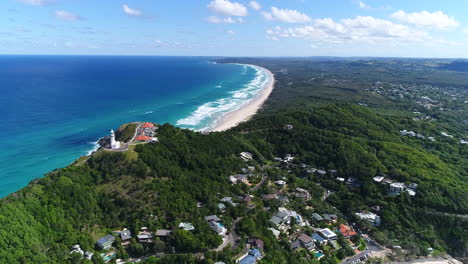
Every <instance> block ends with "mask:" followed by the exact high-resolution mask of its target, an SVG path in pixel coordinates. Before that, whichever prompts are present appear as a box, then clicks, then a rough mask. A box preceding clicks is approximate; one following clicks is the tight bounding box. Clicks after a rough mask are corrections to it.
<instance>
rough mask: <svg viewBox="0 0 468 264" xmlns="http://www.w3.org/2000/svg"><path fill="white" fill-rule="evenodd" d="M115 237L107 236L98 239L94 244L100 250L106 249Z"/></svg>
mask: <svg viewBox="0 0 468 264" xmlns="http://www.w3.org/2000/svg"><path fill="white" fill-rule="evenodd" d="M114 241H115V237H114V236H113V235H107V236H105V237H103V238H101V239H99V240H98V241H97V242H96V244H97V246H98V247H99V248H100V249H108V248H110V247H111V246H112V243H114Z"/></svg>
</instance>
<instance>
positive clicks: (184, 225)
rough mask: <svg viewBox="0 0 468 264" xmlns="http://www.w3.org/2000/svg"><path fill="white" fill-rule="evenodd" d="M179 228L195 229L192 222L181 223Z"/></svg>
mask: <svg viewBox="0 0 468 264" xmlns="http://www.w3.org/2000/svg"><path fill="white" fill-rule="evenodd" d="M179 228H182V229H183V230H185V231H192V230H195V227H194V226H193V225H192V224H191V223H184V222H182V223H180V224H179Z"/></svg>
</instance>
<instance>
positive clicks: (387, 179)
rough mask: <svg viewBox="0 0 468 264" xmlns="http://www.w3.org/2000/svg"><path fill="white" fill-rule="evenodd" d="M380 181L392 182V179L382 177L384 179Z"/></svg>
mask: <svg viewBox="0 0 468 264" xmlns="http://www.w3.org/2000/svg"><path fill="white" fill-rule="evenodd" d="M382 183H385V184H391V183H393V180H392V179H389V178H384V179H383V180H382Z"/></svg>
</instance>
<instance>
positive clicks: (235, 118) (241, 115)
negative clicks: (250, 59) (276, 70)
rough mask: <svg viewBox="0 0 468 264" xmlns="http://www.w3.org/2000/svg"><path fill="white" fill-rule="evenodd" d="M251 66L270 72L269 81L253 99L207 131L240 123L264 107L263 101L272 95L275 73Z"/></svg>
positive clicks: (228, 127)
mask: <svg viewBox="0 0 468 264" xmlns="http://www.w3.org/2000/svg"><path fill="white" fill-rule="evenodd" d="M249 66H252V67H255V68H257V69H259V70H261V71H263V72H265V73H266V74H268V82H267V83H266V84H265V86H264V87H263V89H262V90H260V91H259V92H258V93H257V95H256V96H255V97H254V98H253V99H251V100H250V101H249V102H247V103H246V104H244V105H242V106H241V107H240V108H239V109H236V110H234V111H232V112H229V113H227V114H225V115H224V116H223V117H222V118H220V120H218V121H217V122H216V123H215V124H214V125H213V126H212V127H211V128H209V129H207V132H219V131H225V130H228V129H230V128H232V127H235V126H237V125H238V124H239V123H242V122H244V121H247V120H249V119H250V118H252V116H253V115H255V113H257V111H258V109H260V107H262V105H263V103H264V102H265V101H266V100H267V99H268V96H270V94H271V92H272V91H273V88H274V85H275V78H274V76H273V73H271V72H270V71H269V70H267V69H265V68H262V67H259V66H256V65H249Z"/></svg>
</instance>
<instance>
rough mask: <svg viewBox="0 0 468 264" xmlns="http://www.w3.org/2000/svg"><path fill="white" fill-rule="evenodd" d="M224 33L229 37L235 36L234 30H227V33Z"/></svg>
mask: <svg viewBox="0 0 468 264" xmlns="http://www.w3.org/2000/svg"><path fill="white" fill-rule="evenodd" d="M226 33H228V34H229V35H235V34H236V32H234V30H228V31H226Z"/></svg>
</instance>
